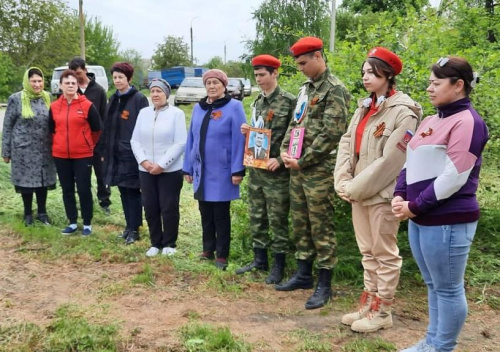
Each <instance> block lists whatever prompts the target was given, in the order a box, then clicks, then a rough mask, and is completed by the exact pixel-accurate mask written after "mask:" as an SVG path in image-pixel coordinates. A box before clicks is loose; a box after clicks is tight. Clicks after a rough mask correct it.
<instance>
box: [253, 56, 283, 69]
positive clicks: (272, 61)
mask: <svg viewBox="0 0 500 352" xmlns="http://www.w3.org/2000/svg"><path fill="white" fill-rule="evenodd" d="M252 66H253V67H255V66H267V67H272V68H278V67H280V66H281V61H280V60H278V59H277V58H275V57H274V56H271V55H267V54H264V55H258V56H256V57H254V58H253V59H252Z"/></svg>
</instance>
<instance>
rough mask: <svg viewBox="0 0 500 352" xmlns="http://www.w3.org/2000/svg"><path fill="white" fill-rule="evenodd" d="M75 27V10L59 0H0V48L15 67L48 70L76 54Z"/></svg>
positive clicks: (76, 25) (76, 38)
mask: <svg viewBox="0 0 500 352" xmlns="http://www.w3.org/2000/svg"><path fill="white" fill-rule="evenodd" d="M77 28H78V24H77V20H76V16H75V14H73V13H72V12H71V11H70V10H69V8H68V6H67V4H66V3H65V2H64V1H62V0H36V1H35V0H2V1H1V2H0V38H2V40H1V41H0V51H1V52H3V53H6V54H8V55H9V57H10V58H11V60H12V62H13V64H14V66H16V67H24V68H26V67H29V66H38V67H40V68H41V69H42V71H43V72H45V73H46V74H47V72H51V71H52V69H53V68H54V67H56V66H60V65H61V63H64V62H66V61H67V60H68V58H70V57H72V56H74V55H77V54H78V52H79V50H78V38H79V37H78V31H77Z"/></svg>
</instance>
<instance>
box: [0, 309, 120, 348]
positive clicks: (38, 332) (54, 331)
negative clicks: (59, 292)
mask: <svg viewBox="0 0 500 352" xmlns="http://www.w3.org/2000/svg"><path fill="white" fill-rule="evenodd" d="M118 350H119V338H118V327H117V326H116V325H113V324H101V323H94V322H90V321H89V320H88V319H87V318H86V317H85V313H84V311H83V310H81V309H79V308H78V307H76V306H72V305H64V306H61V307H60V308H58V309H57V310H56V312H55V317H54V319H53V320H52V322H51V323H50V324H49V325H48V326H46V327H40V326H37V325H35V324H31V323H21V324H17V325H11V326H6V327H0V351H1V352H14V351H19V352H21V351H23V352H24V351H26V352H27V351H43V352H66V351H96V352H97V351H99V352H114V351H118Z"/></svg>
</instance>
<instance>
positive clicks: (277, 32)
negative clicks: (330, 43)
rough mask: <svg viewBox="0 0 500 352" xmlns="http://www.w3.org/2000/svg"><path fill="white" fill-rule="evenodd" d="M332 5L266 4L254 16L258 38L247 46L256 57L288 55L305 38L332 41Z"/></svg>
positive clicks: (316, 1) (321, 0) (272, 0)
mask: <svg viewBox="0 0 500 352" xmlns="http://www.w3.org/2000/svg"><path fill="white" fill-rule="evenodd" d="M330 7H331V6H330V2H329V1H326V0H306V1H304V0H265V1H263V2H262V4H261V5H260V6H259V8H258V9H257V10H255V12H254V13H253V18H254V20H255V21H256V38H255V40H254V41H249V42H248V43H247V45H248V47H249V49H250V51H251V52H252V53H253V54H254V55H258V54H271V55H275V56H279V55H286V54H287V53H288V49H289V48H290V46H291V45H292V44H293V43H294V42H295V41H297V39H299V38H300V37H301V36H303V35H312V36H317V37H321V38H328V37H329V36H328V33H329V32H328V31H329V28H330V25H329V23H328V18H329V9H330Z"/></svg>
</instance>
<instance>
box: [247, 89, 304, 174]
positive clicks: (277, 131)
mask: <svg viewBox="0 0 500 352" xmlns="http://www.w3.org/2000/svg"><path fill="white" fill-rule="evenodd" d="M295 104H296V100H295V97H294V96H293V95H292V94H290V93H288V92H286V91H284V90H282V89H281V88H280V86H277V87H276V89H275V90H274V91H273V92H272V93H271V94H270V95H269V96H265V95H264V94H262V93H260V94H259V95H258V96H257V98H256V99H255V102H254V103H253V105H252V107H253V109H254V111H255V115H253V116H255V117H256V119H257V120H259V119H262V120H263V122H264V126H263V127H262V128H266V129H270V130H271V148H270V154H269V157H270V158H276V159H278V162H279V163H280V166H281V167H280V169H279V170H282V169H284V166H283V160H282V159H281V156H280V147H281V142H282V141H283V138H284V137H285V133H286V131H287V128H288V125H289V124H290V120H291V119H292V115H293V110H294V109H295ZM262 120H260V121H262ZM252 127H259V128H260V127H261V126H255V125H254V123H253V122H252Z"/></svg>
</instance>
